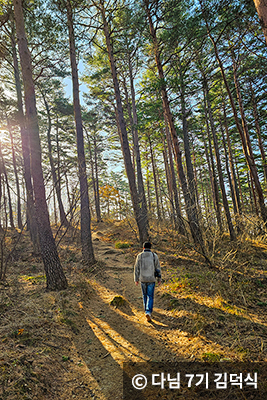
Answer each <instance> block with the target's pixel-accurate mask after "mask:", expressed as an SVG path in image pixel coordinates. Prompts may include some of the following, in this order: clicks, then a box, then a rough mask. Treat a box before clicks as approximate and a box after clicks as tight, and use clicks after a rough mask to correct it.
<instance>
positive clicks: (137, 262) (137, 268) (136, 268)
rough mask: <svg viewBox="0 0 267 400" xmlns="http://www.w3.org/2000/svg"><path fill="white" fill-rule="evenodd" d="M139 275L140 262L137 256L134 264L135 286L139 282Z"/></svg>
mask: <svg viewBox="0 0 267 400" xmlns="http://www.w3.org/2000/svg"><path fill="white" fill-rule="evenodd" d="M139 276H140V262H139V257H138V256H137V257H136V260H135V265H134V281H135V284H136V286H137V285H138V282H139Z"/></svg>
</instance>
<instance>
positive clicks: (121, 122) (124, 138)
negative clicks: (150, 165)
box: [100, 0, 148, 242]
mask: <svg viewBox="0 0 267 400" xmlns="http://www.w3.org/2000/svg"><path fill="white" fill-rule="evenodd" d="M100 11H101V15H102V21H103V27H104V35H105V39H106V45H107V50H108V57H109V62H110V68H111V74H112V79H113V85H114V91H115V98H116V109H117V122H118V126H119V129H118V130H119V135H120V141H121V146H122V153H123V158H124V165H125V169H126V174H127V177H128V182H129V188H130V193H131V199H132V204H133V210H134V215H135V220H136V223H137V226H138V231H139V239H140V242H143V241H145V240H147V239H148V229H147V228H148V227H147V223H146V221H145V220H144V218H143V217H142V214H141V212H140V207H139V199H138V193H137V188H136V183H135V175H134V169H133V164H132V160H131V153H130V148H129V142H128V135H127V130H126V123H125V119H124V113H123V107H122V100H121V94H120V88H119V81H118V77H117V70H116V65H115V59H114V54H113V47H112V43H111V37H110V30H109V25H108V22H107V19H106V12H105V8H104V2H103V0H101V1H100Z"/></svg>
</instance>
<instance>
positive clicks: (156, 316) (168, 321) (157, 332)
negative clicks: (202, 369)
mask: <svg viewBox="0 0 267 400" xmlns="http://www.w3.org/2000/svg"><path fill="white" fill-rule="evenodd" d="M93 238H94V249H95V254H96V257H97V259H98V260H102V261H105V263H106V266H105V268H104V269H102V270H101V271H100V272H99V273H96V274H95V275H94V277H93V278H91V279H90V280H89V282H90V285H91V287H92V288H93V294H92V296H89V297H90V298H88V299H84V301H81V302H79V314H78V316H76V317H75V318H74V321H75V324H76V326H77V327H78V328H79V334H78V335H74V339H73V341H74V344H75V347H76V349H77V351H78V354H80V355H81V357H82V360H83V362H84V363H85V368H87V371H89V372H90V375H91V378H92V379H91V385H92V386H93V387H94V389H93V392H92V397H93V396H94V398H95V399H106V400H109V399H122V367H123V362H127V361H135V362H143V361H149V360H150V361H161V362H162V361H174V360H175V361H183V360H186V359H188V358H189V359H191V360H192V359H193V358H194V355H192V353H191V351H190V348H191V347H192V341H193V339H192V338H191V337H190V335H189V334H188V333H187V332H186V331H182V330H181V329H180V328H181V323H179V321H178V320H177V318H175V317H173V313H171V312H169V311H167V310H166V307H164V305H165V304H164V301H163V300H161V298H160V295H161V288H160V287H157V288H156V292H155V305H154V313H153V321H152V323H148V322H147V321H146V318H145V315H144V311H143V304H142V296H141V288H140V286H139V287H137V286H135V285H134V282H133V265H132V264H129V263H127V261H126V260H125V254H124V252H123V250H117V249H114V246H113V245H112V244H110V243H106V242H102V241H101V240H99V237H97V235H96V234H94V236H93ZM114 296H123V298H124V299H126V304H125V305H123V306H121V307H117V308H116V307H113V306H111V305H110V302H111V301H112V299H113V298H114ZM198 341H199V339H198ZM199 345H200V346H202V351H203V349H205V346H206V344H205V342H203V343H199ZM81 398H82V397H81Z"/></svg>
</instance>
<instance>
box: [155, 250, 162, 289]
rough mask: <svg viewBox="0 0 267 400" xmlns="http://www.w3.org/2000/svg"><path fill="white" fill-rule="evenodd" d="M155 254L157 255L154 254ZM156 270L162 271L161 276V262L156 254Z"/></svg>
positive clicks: (159, 282)
mask: <svg viewBox="0 0 267 400" xmlns="http://www.w3.org/2000/svg"><path fill="white" fill-rule="evenodd" d="M154 254H155V253H154ZM155 268H156V269H158V270H159V271H160V275H161V268H160V262H159V258H158V256H157V254H155ZM158 284H159V285H160V284H161V278H158Z"/></svg>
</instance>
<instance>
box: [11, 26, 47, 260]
mask: <svg viewBox="0 0 267 400" xmlns="http://www.w3.org/2000/svg"><path fill="white" fill-rule="evenodd" d="M11 45H12V56H13V66H14V78H15V86H16V94H17V108H18V118H19V126H20V136H21V147H22V157H23V175H24V180H25V186H26V194H27V228H28V229H29V231H30V236H31V241H32V244H33V253H34V254H39V253H40V246H39V239H38V227H37V219H36V210H35V206H34V199H33V187H32V177H31V165H30V144H29V134H28V131H27V128H26V121H25V116H24V111H23V101H22V90H21V83H20V74H19V64H18V57H17V49H16V41H15V27H14V24H13V21H12V34H11Z"/></svg>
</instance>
